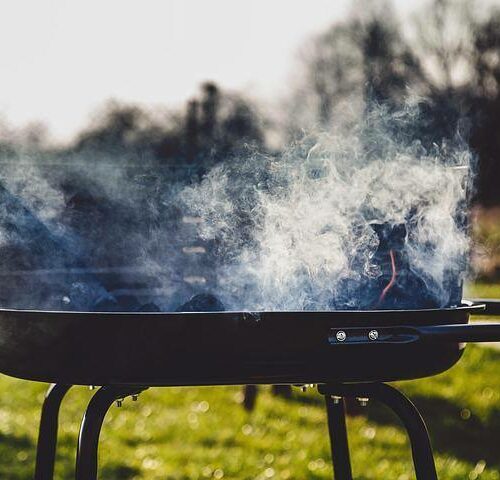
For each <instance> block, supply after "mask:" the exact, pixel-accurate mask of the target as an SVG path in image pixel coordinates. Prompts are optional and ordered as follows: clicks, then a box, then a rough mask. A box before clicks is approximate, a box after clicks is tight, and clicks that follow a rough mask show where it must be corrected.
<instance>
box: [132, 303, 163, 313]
mask: <svg viewBox="0 0 500 480" xmlns="http://www.w3.org/2000/svg"><path fill="white" fill-rule="evenodd" d="M137 311H138V312H159V311H160V307H159V306H158V305H156V303H153V302H149V303H145V304H144V305H141V306H140V307H139V308H138V309H137Z"/></svg>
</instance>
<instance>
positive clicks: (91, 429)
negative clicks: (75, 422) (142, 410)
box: [75, 385, 148, 480]
mask: <svg viewBox="0 0 500 480" xmlns="http://www.w3.org/2000/svg"><path fill="white" fill-rule="evenodd" d="M147 388H148V387H144V386H111V385H110V386H104V387H101V388H100V389H99V390H98V391H97V392H96V393H95V394H94V396H93V397H92V399H91V400H90V402H89V405H88V407H87V410H86V411H85V415H84V416H83V420H82V423H81V426H80V434H79V437H78V449H77V453H76V473H75V478H76V480H97V458H98V457H97V450H98V446H99V435H100V433H101V428H102V423H103V421H104V417H105V416H106V413H107V411H108V410H109V408H110V407H111V405H112V404H113V403H114V402H117V401H121V400H122V399H123V398H125V397H128V396H135V395H138V394H139V393H141V392H142V391H144V390H146V389H147Z"/></svg>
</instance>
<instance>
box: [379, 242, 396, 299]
mask: <svg viewBox="0 0 500 480" xmlns="http://www.w3.org/2000/svg"><path fill="white" fill-rule="evenodd" d="M389 255H390V257H391V271H392V275H391V279H390V280H389V283H388V284H387V285H386V286H385V288H384V289H383V290H382V293H381V294H380V297H379V299H378V302H377V307H378V306H379V305H380V304H381V303H382V302H383V301H384V298H385V296H386V295H387V293H388V292H389V290H390V289H391V288H392V286H393V285H394V284H395V283H396V277H397V275H398V272H397V270H396V256H395V254H394V250H390V251H389Z"/></svg>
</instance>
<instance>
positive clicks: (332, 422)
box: [318, 383, 437, 480]
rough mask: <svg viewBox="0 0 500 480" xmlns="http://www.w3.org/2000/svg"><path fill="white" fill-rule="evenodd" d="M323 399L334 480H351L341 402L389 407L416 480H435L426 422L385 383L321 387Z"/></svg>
mask: <svg viewBox="0 0 500 480" xmlns="http://www.w3.org/2000/svg"><path fill="white" fill-rule="evenodd" d="M318 390H319V392H320V393H321V394H323V395H324V396H325V401H326V410H327V418H328V432H329V436H330V445H331V450H332V462H333V472H334V478H335V480H352V471H351V461H350V456H349V445H348V439H347V430H346V421H345V406H344V405H345V404H344V398H345V397H347V398H349V397H356V398H371V399H373V400H377V401H379V402H381V403H383V404H385V405H386V406H387V407H389V408H390V409H391V410H392V411H393V412H394V413H395V414H396V415H397V416H398V417H399V418H400V420H401V421H402V422H403V425H404V426H405V428H406V431H407V433H408V437H409V439H410V444H411V450H412V457H413V465H414V467H415V474H416V478H417V480H437V473H436V467H435V464H434V455H433V453H432V447H431V442H430V438H429V434H428V432H427V427H426V426H425V422H424V420H423V418H422V416H421V415H420V413H419V411H418V410H417V408H416V407H415V405H413V403H412V402H411V401H410V400H409V399H408V398H407V397H406V396H405V395H403V394H402V393H401V392H400V391H399V390H397V389H395V388H394V387H391V386H390V385H386V384H384V383H370V384H349V385H344V384H339V385H320V386H319V387H318Z"/></svg>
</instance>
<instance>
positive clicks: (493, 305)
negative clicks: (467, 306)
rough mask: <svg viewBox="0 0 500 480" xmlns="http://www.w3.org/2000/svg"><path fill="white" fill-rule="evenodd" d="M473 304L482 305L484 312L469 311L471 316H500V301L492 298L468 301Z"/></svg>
mask: <svg viewBox="0 0 500 480" xmlns="http://www.w3.org/2000/svg"><path fill="white" fill-rule="evenodd" d="M469 301H470V302H473V303H474V304H482V305H484V307H485V308H484V310H471V311H470V314H471V315H495V316H497V315H499V316H500V300H496V299H494V298H473V299H470V300H469Z"/></svg>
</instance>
